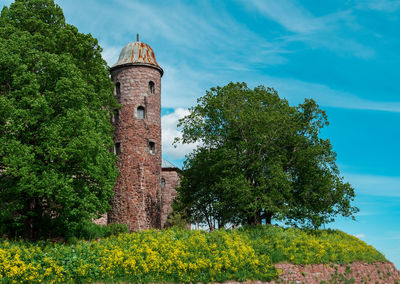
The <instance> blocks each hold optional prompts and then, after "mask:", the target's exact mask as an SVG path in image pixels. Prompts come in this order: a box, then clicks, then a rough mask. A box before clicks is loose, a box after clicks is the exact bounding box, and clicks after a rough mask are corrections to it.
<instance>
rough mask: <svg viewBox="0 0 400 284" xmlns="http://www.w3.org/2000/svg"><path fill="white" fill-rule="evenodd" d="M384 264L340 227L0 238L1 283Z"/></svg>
mask: <svg viewBox="0 0 400 284" xmlns="http://www.w3.org/2000/svg"><path fill="white" fill-rule="evenodd" d="M280 261H286V262H292V263H296V264H306V263H328V262H339V263H350V262H352V261H365V262H376V261H386V260H385V258H384V256H383V255H382V254H380V253H379V252H377V251H376V250H375V249H374V248H373V247H371V246H368V245H367V244H365V243H364V242H363V241H360V240H359V239H357V238H355V237H353V236H349V235H347V234H345V233H343V232H340V231H329V230H328V231H302V230H299V229H282V228H279V227H271V226H267V227H255V228H254V227H253V228H244V229H240V230H230V231H223V230H222V231H214V232H211V233H209V232H205V231H185V230H164V231H142V232H136V233H132V234H121V235H119V236H113V237H110V238H106V239H101V240H99V241H93V242H86V241H79V242H78V243H76V244H73V245H65V244H60V243H51V242H43V241H42V242H36V243H30V242H25V241H16V242H10V241H6V240H3V241H1V242H0V282H6V283H7V282H11V281H16V282H18V283H32V282H53V281H54V282H56V283H65V282H71V283H89V282H103V281H104V282H108V281H110V282H118V281H127V282H134V283H146V282H151V283H154V282H163V283H171V282H188V283H189V282H191V283H198V282H203V283H207V282H215V281H219V282H223V281H227V280H239V281H244V280H249V279H258V280H263V281H267V280H269V279H271V278H276V277H277V276H278V272H277V271H276V269H275V268H274V266H273V263H276V262H280Z"/></svg>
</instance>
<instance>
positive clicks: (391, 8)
mask: <svg viewBox="0 0 400 284" xmlns="http://www.w3.org/2000/svg"><path fill="white" fill-rule="evenodd" d="M357 8H359V9H363V10H375V11H379V12H395V11H397V10H399V9H400V1H397V0H396V1H392V0H367V1H363V2H361V3H358V5H357Z"/></svg>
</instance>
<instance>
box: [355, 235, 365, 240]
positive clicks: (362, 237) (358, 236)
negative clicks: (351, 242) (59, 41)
mask: <svg viewBox="0 0 400 284" xmlns="http://www.w3.org/2000/svg"><path fill="white" fill-rule="evenodd" d="M354 236H355V237H356V238H359V239H364V238H365V235H364V234H356V235H354Z"/></svg>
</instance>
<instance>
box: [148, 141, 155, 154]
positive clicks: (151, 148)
mask: <svg viewBox="0 0 400 284" xmlns="http://www.w3.org/2000/svg"><path fill="white" fill-rule="evenodd" d="M155 152H156V143H154V142H152V141H150V142H149V153H150V154H154V153H155Z"/></svg>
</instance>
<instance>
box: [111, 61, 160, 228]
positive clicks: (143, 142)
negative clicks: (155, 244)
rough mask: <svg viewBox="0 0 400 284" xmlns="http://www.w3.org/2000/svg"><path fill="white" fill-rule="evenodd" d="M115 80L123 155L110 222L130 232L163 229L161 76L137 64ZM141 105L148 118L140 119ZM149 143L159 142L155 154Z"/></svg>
mask: <svg viewBox="0 0 400 284" xmlns="http://www.w3.org/2000/svg"><path fill="white" fill-rule="evenodd" d="M111 77H112V80H113V81H114V83H116V82H120V84H121V96H120V97H117V99H118V101H119V103H120V104H121V109H120V110H119V123H118V124H117V125H115V127H116V129H115V138H114V141H115V142H120V143H121V154H120V155H119V158H118V168H119V171H120V175H119V177H118V179H117V182H116V184H115V188H114V191H115V195H114V197H113V199H112V201H111V206H112V209H111V211H110V212H109V214H108V222H110V223H114V222H117V223H123V224H127V225H128V228H129V229H130V230H137V229H147V228H160V227H161V218H160V217H161V215H160V212H161V177H160V175H161V73H160V71H159V70H157V69H156V68H153V67H150V66H144V65H134V66H126V67H118V68H115V69H113V70H112V71H111ZM149 81H153V82H154V83H155V93H154V94H151V93H150V91H149ZM115 95H116V96H117V94H116V92H115ZM139 106H143V107H145V109H146V118H145V119H137V117H136V110H137V108H138V107H139ZM149 141H152V142H155V153H154V154H151V153H150V152H149V149H148V142H149Z"/></svg>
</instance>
